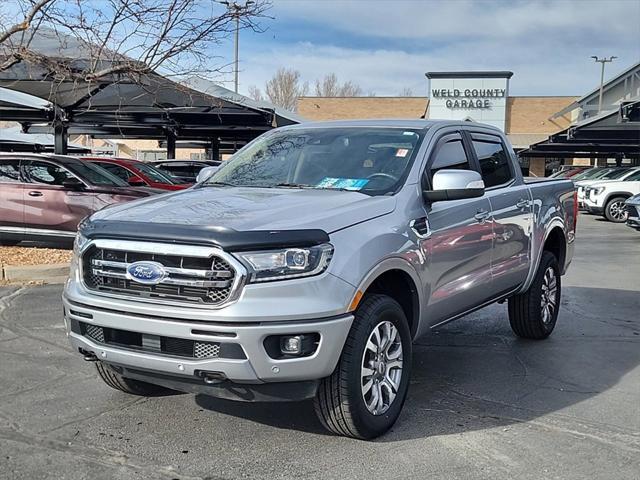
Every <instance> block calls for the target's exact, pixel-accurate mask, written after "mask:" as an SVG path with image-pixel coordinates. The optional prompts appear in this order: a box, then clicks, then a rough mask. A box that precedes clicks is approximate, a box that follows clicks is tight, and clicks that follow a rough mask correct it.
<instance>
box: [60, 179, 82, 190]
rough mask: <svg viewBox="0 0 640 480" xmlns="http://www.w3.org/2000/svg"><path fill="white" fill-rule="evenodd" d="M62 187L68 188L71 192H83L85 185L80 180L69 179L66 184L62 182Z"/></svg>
mask: <svg viewBox="0 0 640 480" xmlns="http://www.w3.org/2000/svg"><path fill="white" fill-rule="evenodd" d="M62 186H63V187H64V188H68V189H69V190H83V189H84V183H82V182H81V181H80V180H78V179H77V178H76V177H69V178H67V179H66V180H65V181H64V182H62Z"/></svg>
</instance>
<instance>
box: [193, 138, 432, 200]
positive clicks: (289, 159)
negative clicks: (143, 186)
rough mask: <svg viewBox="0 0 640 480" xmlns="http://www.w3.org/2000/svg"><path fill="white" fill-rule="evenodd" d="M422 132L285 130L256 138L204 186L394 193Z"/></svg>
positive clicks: (413, 154)
mask: <svg viewBox="0 0 640 480" xmlns="http://www.w3.org/2000/svg"><path fill="white" fill-rule="evenodd" d="M423 132H424V131H423V130H414V129H403V128H375V127H351V128H349V127H347V128H345V127H341V128H332V127H328V128H308V129H301V128H295V129H289V130H282V131H279V132H274V133H273V134H270V135H266V136H263V137H260V138H258V139H257V140H255V141H254V142H252V143H250V144H249V145H247V146H246V147H245V148H243V149H242V150H240V151H239V152H238V153H236V154H235V155H234V156H233V157H231V159H229V160H228V161H227V162H225V163H224V164H223V166H222V167H221V168H220V170H218V171H217V172H216V173H215V174H214V175H213V176H212V177H211V178H209V179H208V180H207V181H206V182H205V183H204V184H203V185H204V186H206V185H216V184H218V185H231V186H245V187H265V188H313V189H336V190H353V191H360V192H362V193H366V194H368V195H385V194H389V193H393V192H395V191H396V190H397V189H398V188H399V187H400V185H401V184H402V182H403V181H404V178H405V177H406V175H407V174H408V172H409V169H410V167H411V164H412V162H413V160H414V157H415V155H416V152H417V151H418V147H419V145H420V142H421V141H422V138H423V134H424V133H423Z"/></svg>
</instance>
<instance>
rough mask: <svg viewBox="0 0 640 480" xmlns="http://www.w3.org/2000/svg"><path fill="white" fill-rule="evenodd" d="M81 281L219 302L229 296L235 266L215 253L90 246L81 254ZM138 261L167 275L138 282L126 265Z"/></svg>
mask: <svg viewBox="0 0 640 480" xmlns="http://www.w3.org/2000/svg"><path fill="white" fill-rule="evenodd" d="M82 259H83V261H82V266H83V277H84V283H85V285H86V286H87V288H89V289H90V290H96V291H99V292H105V293H112V294H120V295H127V296H135V297H139V298H148V299H163V300H170V301H173V302H184V303H192V304H204V305H212V306H214V305H220V304H222V303H224V302H225V301H226V300H227V299H228V298H229V296H230V295H231V290H232V287H233V283H234V279H235V276H236V274H237V273H236V271H235V269H234V268H233V267H232V266H231V265H230V264H229V263H228V262H226V261H225V260H224V259H222V258H220V257H218V256H215V255H213V256H211V257H207V258H203V257H189V256H182V255H161V254H157V253H143V252H131V251H124V250H115V249H108V248H98V247H97V246H95V245H93V246H91V247H89V249H88V250H87V251H86V252H85V253H84V255H83V257H82ZM140 261H152V262H157V263H159V264H161V265H162V266H163V267H164V270H165V271H166V273H167V275H166V277H165V278H164V279H162V280H161V281H160V283H158V284H156V285H147V284H142V283H138V282H136V281H134V280H132V279H131V278H129V277H128V275H127V267H128V266H129V265H130V264H132V263H134V262H140Z"/></svg>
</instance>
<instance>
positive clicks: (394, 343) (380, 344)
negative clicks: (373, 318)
mask: <svg viewBox="0 0 640 480" xmlns="http://www.w3.org/2000/svg"><path fill="white" fill-rule="evenodd" d="M401 380H402V340H401V338H400V332H399V331H398V329H397V328H396V326H395V325H394V324H393V323H391V322H389V321H384V322H380V323H379V324H378V325H376V326H375V328H374V329H373V330H372V332H371V334H370V335H369V339H368V340H367V345H366V347H365V350H364V353H363V354H362V367H361V389H362V398H363V399H364V403H365V405H366V407H367V410H369V412H371V413H372V414H373V415H382V414H384V413H385V412H386V411H387V410H389V407H390V406H391V404H392V403H393V401H394V400H395V398H396V396H397V394H398V389H399V388H400V381H401Z"/></svg>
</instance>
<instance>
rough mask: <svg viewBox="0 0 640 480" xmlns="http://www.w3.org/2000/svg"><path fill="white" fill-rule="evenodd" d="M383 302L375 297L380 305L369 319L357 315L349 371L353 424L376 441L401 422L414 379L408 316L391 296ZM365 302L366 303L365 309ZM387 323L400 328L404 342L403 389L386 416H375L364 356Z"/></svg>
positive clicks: (401, 386)
mask: <svg viewBox="0 0 640 480" xmlns="http://www.w3.org/2000/svg"><path fill="white" fill-rule="evenodd" d="M377 298H382V299H383V300H382V301H378V302H376V297H374V298H372V299H371V300H373V301H374V302H376V306H375V309H374V310H373V314H371V312H368V314H367V315H366V316H364V317H363V316H361V315H359V312H360V311H361V310H360V309H359V310H358V312H356V319H355V322H359V324H358V325H357V328H356V331H355V336H354V340H355V342H354V343H353V345H354V348H353V352H352V354H353V362H352V363H351V364H350V365H349V367H348V368H347V385H348V386H347V388H348V393H349V398H350V399H352V400H353V403H352V410H351V415H352V419H353V422H354V424H355V426H356V428H357V429H358V431H359V432H361V434H362V436H363V437H365V438H372V437H376V436H378V435H381V434H382V433H384V432H386V431H387V430H388V429H389V428H390V427H391V426H392V425H393V424H394V423H395V421H396V420H397V418H398V416H399V415H400V412H401V411H402V407H403V405H404V402H405V399H406V396H407V392H408V389H409V379H410V376H411V357H412V342H411V332H410V331H409V326H408V323H407V320H406V317H405V315H404V311H403V310H402V307H400V305H399V304H398V303H397V302H396V301H395V300H393V299H392V298H390V297H385V296H383V297H380V296H378V297H377ZM364 304H365V302H363V306H364ZM383 321H389V322H391V323H393V325H394V326H395V327H396V328H397V329H398V332H399V333H400V339H401V342H402V359H403V360H402V379H401V381H400V387H399V388H398V393H397V395H396V398H395V399H394V401H393V403H392V404H391V406H390V407H389V409H388V410H387V411H386V412H385V413H384V414H382V415H373V414H372V413H371V412H369V410H368V409H367V406H366V404H365V402H364V399H363V398H362V387H361V384H362V380H361V367H362V356H363V354H364V351H365V348H366V343H367V340H368V339H369V335H370V334H371V332H372V330H373V329H374V328H375V327H376V326H377V325H378V324H379V323H380V322H383Z"/></svg>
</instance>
